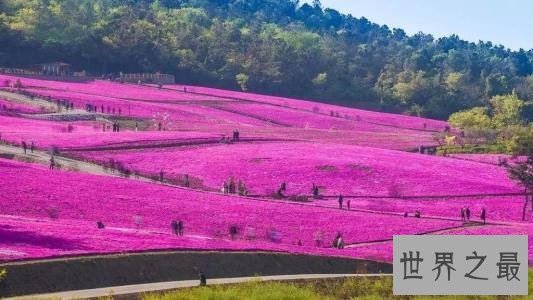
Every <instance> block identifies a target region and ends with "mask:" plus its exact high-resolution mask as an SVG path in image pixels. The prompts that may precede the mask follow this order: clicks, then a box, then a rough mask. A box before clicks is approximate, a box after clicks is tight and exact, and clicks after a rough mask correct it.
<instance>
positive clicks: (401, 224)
mask: <svg viewBox="0 0 533 300" xmlns="http://www.w3.org/2000/svg"><path fill="white" fill-rule="evenodd" d="M0 171H1V172H2V177H0V180H1V182H0V198H1V201H0V210H1V211H2V214H3V215H7V216H16V217H23V218H31V219H36V220H40V219H42V220H48V221H53V222H56V221H57V222H58V224H59V225H58V226H60V227H61V226H62V225H61V224H63V222H67V223H68V222H88V223H92V224H94V226H95V227H96V222H97V221H102V222H103V223H104V224H106V226H107V227H112V228H124V229H142V230H146V231H154V232H160V233H163V234H166V235H169V234H170V222H171V221H172V220H174V219H180V220H183V221H184V225H185V232H186V236H188V237H191V236H193V237H194V236H196V237H198V236H200V237H205V238H216V239H222V240H227V239H228V228H229V226H231V225H236V226H238V228H239V230H240V234H239V237H238V240H239V243H236V244H235V245H236V249H240V247H242V244H241V243H244V242H246V243H247V245H250V247H252V246H254V245H255V243H258V245H259V246H257V247H258V248H260V249H261V247H263V246H261V245H264V244H265V243H267V244H274V245H271V246H272V247H273V248H275V247H278V246H279V245H281V246H284V247H287V246H290V247H289V248H291V249H292V248H296V250H295V251H297V246H296V244H297V243H298V241H301V243H302V245H303V246H304V247H308V248H310V250H309V252H308V253H312V250H313V249H316V250H317V253H318V254H320V253H321V251H322V250H323V249H322V248H320V247H319V248H316V247H314V246H313V245H314V243H315V239H316V235H317V234H318V233H320V234H321V235H323V241H324V243H325V245H329V243H330V242H331V240H332V239H333V237H334V235H335V234H336V233H337V232H339V231H340V232H343V234H344V237H345V240H346V242H347V243H363V242H370V241H375V240H381V239H391V238H392V235H394V234H415V233H424V232H430V231H438V230H443V229H447V228H455V227H458V226H461V225H462V223H461V222H459V221H448V220H431V219H415V218H403V217H399V216H398V217H397V216H388V215H380V214H368V213H359V212H347V211H340V210H337V209H329V208H319V207H308V206H305V205H296V204H291V203H285V204H284V203H279V202H270V201H255V200H251V199H246V198H238V197H226V196H221V195H216V194H210V193H201V192H195V191H191V190H184V189H176V188H172V187H165V186H160V185H153V184H148V183H142V182H136V181H129V180H126V179H119V178H112V177H106V176H94V175H86V174H80V173H72V172H64V171H50V170H47V169H45V168H43V167H39V166H35V165H30V164H23V163H16V162H11V161H6V160H3V159H0ZM21 181H22V182H23V184H22V183H21ZM8 225H9V224H8ZM20 226H22V227H23V231H29V233H27V234H37V233H39V234H42V231H41V229H40V228H39V226H38V224H35V226H30V225H20ZM32 229H33V230H32ZM72 230H73V231H74V232H75V230H74V229H72ZM16 231H19V229H16ZM53 232H54V231H51V232H50V234H51V235H52V236H53ZM67 232H69V231H67ZM272 232H276V243H272V242H271V241H270V233H272ZM252 233H253V235H252ZM65 234H66V233H65V232H63V231H61V230H59V231H58V232H57V235H59V237H60V238H63V239H64V238H68V237H67V236H65ZM77 234H79V233H73V236H72V237H70V238H69V239H70V240H72V239H74V240H78V241H79V240H81V239H80V238H78V237H77V236H76V235H77ZM2 235H3V236H7V237H11V238H9V239H7V238H6V239H2V241H3V242H0V249H4V252H6V250H5V249H7V250H9V251H18V250H17V249H16V247H14V246H13V242H10V241H11V240H13V239H14V240H15V241H16V238H13V233H10V227H9V226H3V227H2ZM244 236H253V238H252V239H251V240H249V241H247V240H246V238H245V237H244ZM176 239H178V238H177V237H176ZM89 241H90V240H89ZM36 242H39V240H38V239H37V240H36ZM87 242H88V241H84V242H83V243H87ZM137 242H138V243H143V242H142V241H137ZM4 243H5V244H4ZM102 243H103V244H102V245H100V246H99V245H90V246H89V249H86V250H83V247H82V246H80V247H81V251H79V252H75V253H78V254H79V253H82V252H83V251H85V252H88V253H94V252H95V251H94V250H95V249H94V248H98V249H100V250H99V251H102V252H106V251H107V252H109V251H110V250H108V249H107V248H106V246H105V243H107V242H102ZM132 243H133V241H132ZM15 244H16V245H18V246H17V247H21V248H24V247H25V246H24V245H25V243H24V242H23V241H22V242H21V241H19V242H15ZM26 244H30V245H29V246H28V247H33V246H31V244H32V239H29V240H28V241H27V242H26ZM74 244H76V242H74ZM42 247H44V248H46V247H48V248H47V249H50V247H49V246H42ZM122 247H125V248H128V247H126V246H122ZM37 248H39V247H37ZM59 248H61V247H59ZM165 248H166V247H165ZM171 248H175V249H180V246H179V245H178V246H172V247H171ZM192 248H194V247H192ZM112 249H114V248H112ZM135 249H138V248H135V247H133V246H132V248H128V249H125V250H128V251H133V250H135ZM285 249H287V248H285ZM19 250H20V251H21V252H24V249H19ZM32 251H37V249H34V250H32ZM340 252H341V253H339V255H340V256H343V255H347V254H349V252H347V253H342V251H340ZM1 253H2V251H0V255H1ZM48 254H50V253H48ZM48 254H47V255H48ZM56 254H57V255H61V251H56ZM2 257H4V258H6V256H2ZM7 259H9V257H7Z"/></svg>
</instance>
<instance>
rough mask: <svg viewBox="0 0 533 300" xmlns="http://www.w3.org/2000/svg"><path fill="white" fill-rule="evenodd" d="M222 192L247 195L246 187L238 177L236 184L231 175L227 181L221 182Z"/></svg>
mask: <svg viewBox="0 0 533 300" xmlns="http://www.w3.org/2000/svg"><path fill="white" fill-rule="evenodd" d="M222 194H224V195H227V194H239V196H248V189H247V188H246V185H245V184H244V183H243V182H242V181H241V180H240V179H239V181H238V182H237V184H235V179H234V178H233V176H231V177H230V178H229V180H228V181H224V183H223V184H222Z"/></svg>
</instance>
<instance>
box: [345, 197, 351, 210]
mask: <svg viewBox="0 0 533 300" xmlns="http://www.w3.org/2000/svg"><path fill="white" fill-rule="evenodd" d="M350 204H351V203H350V199H348V200H346V208H348V210H350Z"/></svg>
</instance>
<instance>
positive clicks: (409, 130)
mask: <svg viewBox="0 0 533 300" xmlns="http://www.w3.org/2000/svg"><path fill="white" fill-rule="evenodd" d="M0 78H4V79H5V78H6V76H3V77H1V76H0ZM7 78H8V79H9V80H11V81H14V80H16V77H7ZM21 81H22V84H23V86H24V88H23V90H24V91H26V92H31V93H32V94H35V95H38V96H40V97H51V98H52V99H54V100H56V99H61V100H67V101H69V102H72V103H74V105H75V107H76V108H79V109H82V108H83V107H84V106H85V105H86V104H87V103H91V104H93V105H95V106H96V108H97V110H98V113H102V112H101V109H102V107H103V108H104V113H103V115H104V116H107V115H109V113H108V111H107V110H108V108H109V109H115V114H113V115H114V116H117V115H118V114H119V113H118V111H119V110H120V117H125V118H137V119H140V120H144V121H146V122H152V120H153V119H154V116H156V115H162V114H165V115H168V119H169V120H170V121H171V123H172V124H171V125H169V126H168V127H169V130H191V131H209V130H214V131H216V132H231V130H232V129H239V131H249V132H250V131H251V132H254V135H258V134H259V133H264V134H265V135H268V136H266V137H270V136H271V137H276V136H283V138H286V139H304V140H312V141H315V142H321V141H322V140H324V141H326V142H335V143H347V144H357V145H362V146H371V147H379V148H387V149H398V150H405V149H415V148H418V146H419V145H433V144H435V143H436V142H435V141H434V140H433V136H432V135H433V134H434V132H435V131H442V130H443V129H444V127H445V126H446V123H445V122H441V121H434V120H428V119H421V118H414V117H408V116H399V115H392V114H383V113H376V112H368V111H362V110H354V109H350V108H342V107H337V106H331V105H326V104H317V103H311V102H306V101H300V100H291V99H287V98H283V99H284V100H283V103H279V101H281V100H278V102H276V101H274V100H272V99H271V97H270V96H261V95H252V96H254V99H253V100H246V99H244V100H243V99H241V98H228V97H226V96H222V95H214V96H211V95H206V94H194V93H189V92H188V93H183V92H182V91H174V90H171V89H166V88H164V89H158V88H156V87H150V86H138V85H131V84H119V83H115V82H109V81H98V80H97V81H89V82H86V83H71V82H58V81H45V80H37V79H30V78H22V80H21ZM159 93H161V94H159ZM231 95H233V94H232V93H230V94H228V96H230V97H233V96H231ZM246 95H248V94H246ZM250 95H251V94H250ZM274 98H276V97H274ZM276 99H277V98H276ZM287 103H289V104H290V105H285V104H287ZM295 103H296V104H295ZM293 104H295V105H293ZM315 105H318V107H319V111H318V112H317V111H316V107H315ZM321 106H324V107H322V110H320V109H321V108H320V107H321ZM326 108H327V109H330V108H331V109H334V108H335V110H334V112H335V114H336V115H334V116H331V115H330V113H331V112H332V111H333V110H327V111H326ZM110 117H113V116H110ZM428 124H430V125H428ZM431 124H433V125H431ZM285 127H289V128H285ZM151 129H154V127H153V125H152V128H151ZM302 129H303V130H302ZM256 132H257V133H256ZM339 137H341V138H339Z"/></svg>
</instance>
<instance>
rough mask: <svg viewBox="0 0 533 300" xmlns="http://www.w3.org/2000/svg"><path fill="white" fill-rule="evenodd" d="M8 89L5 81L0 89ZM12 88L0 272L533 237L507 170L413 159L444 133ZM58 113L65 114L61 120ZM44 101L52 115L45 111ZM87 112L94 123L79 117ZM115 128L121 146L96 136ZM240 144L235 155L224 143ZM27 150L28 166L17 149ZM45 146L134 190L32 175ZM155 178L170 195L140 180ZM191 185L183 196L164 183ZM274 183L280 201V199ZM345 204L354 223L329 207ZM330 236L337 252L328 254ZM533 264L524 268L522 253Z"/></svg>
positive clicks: (335, 117)
mask: <svg viewBox="0 0 533 300" xmlns="http://www.w3.org/2000/svg"><path fill="white" fill-rule="evenodd" d="M16 79H17V78H16V77H12V76H4V75H0V82H4V81H5V80H10V81H11V82H14V81H16ZM21 82H22V85H23V87H22V88H21V89H20V90H15V89H13V88H9V87H3V88H2V95H4V94H5V95H8V96H9V97H7V96H6V97H7V98H8V99H0V134H1V136H0V137H1V140H2V143H4V142H5V143H6V144H9V145H10V147H7V146H5V145H3V144H2V143H0V157H1V158H0V260H1V261H14V260H30V259H40V258H52V257H63V256H77V255H92V254H106V253H123V252H143V251H166V250H178V251H185V250H197V251H276V252H286V253H299V254H310V255H324V256H339V257H350V258H365V259H374V260H379V261H388V262H390V261H391V254H392V251H391V240H392V238H393V236H394V235H404V234H528V235H529V236H531V234H529V233H530V232H531V230H532V227H531V224H532V223H533V214H532V212H531V211H530V210H528V212H527V214H526V221H521V213H522V211H521V208H522V206H523V196H522V195H521V194H520V193H521V192H522V188H521V187H520V186H518V185H517V184H516V183H515V182H513V181H511V180H510V179H509V178H508V175H507V173H506V170H505V169H504V168H503V167H501V166H498V163H497V162H498V159H499V158H500V157H502V156H499V155H461V154H454V155H450V156H449V157H442V156H431V155H424V154H418V153H412V152H408V151H412V150H414V149H417V148H418V147H419V146H432V145H433V146H434V145H436V143H437V142H436V141H435V140H434V138H433V135H434V134H435V133H439V132H442V131H443V130H444V128H445V127H446V126H447V123H446V122H444V121H438V120H430V119H424V118H417V117H411V116H404V115H394V114H387V113H379V112H371V111H364V110H360V109H355V108H348V107H340V106H334V105H330V104H322V103H317V102H310V101H306V100H295V99H290V98H283V97H274V96H267V95H259V94H251V93H242V92H235V91H224V90H218V89H212V88H205V87H193V86H187V92H186V93H185V92H184V91H183V89H184V86H183V85H168V86H164V87H163V88H158V87H155V86H149V85H134V84H120V83H117V82H110V81H102V80H94V81H87V82H61V81H46V80H40V79H33V78H21ZM25 95H26V96H25ZM30 96H31V97H30ZM33 96H36V97H37V100H35V98H32V97H33ZM9 99H17V101H18V102H14V101H12V100H9ZM32 99H33V100H32ZM58 100H62V101H63V100H66V101H68V102H72V103H73V104H74V110H66V111H65V110H59V109H55V107H56V103H58ZM31 101H34V102H31ZM44 101H48V103H50V105H48V111H44V110H42V109H41V108H40V106H39V105H43V104H44V105H47V102H44ZM88 103H90V104H92V105H94V106H96V108H97V111H96V112H87V111H85V107H86V105H87V104H88ZM4 107H5V108H8V109H3V108H4ZM102 107H104V112H102V109H101V108H102ZM108 107H109V108H110V109H112V108H114V109H115V113H112V112H108V111H107V108H108ZM119 110H120V113H119V112H118V111H119ZM161 120H163V121H161ZM158 122H162V124H163V123H164V124H163V125H164V126H162V128H161V130H159V128H158ZM114 123H119V124H120V125H121V130H120V132H110V131H108V130H106V131H105V132H104V131H103V130H102V127H103V126H104V125H105V126H108V125H111V124H114ZM136 127H137V128H136ZM234 130H238V131H239V133H240V138H241V139H240V140H239V141H231V140H229V139H230V138H231V137H232V132H233V131H234ZM452 132H455V130H453V129H452ZM222 138H228V139H227V140H226V139H224V140H222ZM23 141H24V142H26V143H27V144H29V143H30V142H34V144H35V147H36V149H37V151H35V153H32V154H28V155H24V154H23V151H22V149H17V148H13V146H15V147H20V146H21V144H22V142H23ZM52 147H53V148H54V149H55V150H57V151H59V153H58V155H57V159H58V160H62V159H63V158H65V157H66V158H69V159H71V160H74V161H75V162H76V160H77V161H78V162H92V163H95V164H101V165H103V164H104V163H107V162H109V161H110V160H111V159H113V160H114V161H115V162H118V163H120V164H121V165H122V166H123V167H125V168H127V169H128V170H130V171H133V172H135V174H137V175H139V174H140V177H139V176H131V177H130V178H121V177H119V176H118V175H117V173H111V172H109V173H106V172H107V169H104V168H103V166H102V169H101V170H102V171H99V170H100V166H98V165H96V166H95V165H88V164H82V163H79V164H76V165H77V166H78V169H79V170H78V171H76V172H73V171H58V170H50V169H49V168H48V166H46V165H39V164H37V163H29V161H41V162H46V161H48V160H49V157H50V156H49V154H48V151H49V150H50V149H51V148H52ZM39 150H40V151H39ZM14 153H15V154H16V155H13V154H14ZM6 158H12V160H8V159H6ZM32 158H40V159H32ZM521 159H523V158H518V159H517V160H516V161H518V160H521ZM17 160H18V161H17ZM161 170H162V171H163V172H164V177H165V180H166V181H165V182H166V183H165V184H161V183H159V182H156V181H154V180H148V179H146V178H145V177H151V178H154V177H157V176H158V175H159V172H160V171H161ZM104 171H106V172H104ZM88 173H95V174H103V175H90V174H88ZM185 174H187V175H189V176H190V178H191V179H193V180H194V184H193V185H191V186H190V187H189V188H183V187H179V186H174V185H173V184H172V183H176V182H178V179H181V178H183V176H184V175H185ZM230 177H234V178H235V181H238V180H242V182H243V183H244V184H245V185H246V187H247V189H248V191H249V194H248V197H241V196H237V195H223V194H222V193H221V188H222V185H223V182H224V181H227V180H228V179H229V178H230ZM282 182H285V183H286V184H287V189H286V191H285V195H286V196H288V197H287V198H284V199H274V198H275V197H274V193H275V191H276V190H277V189H278V188H279V186H280V184H281V183H282ZM313 184H316V185H317V186H318V187H319V190H320V194H321V195H322V196H323V197H322V198H321V199H316V200H313V201H309V202H294V201H290V200H291V198H290V196H310V195H311V187H312V185H313ZM339 194H343V195H344V196H345V202H344V205H346V200H347V199H350V203H351V207H350V209H346V207H344V209H342V210H341V209H339V208H338V202H337V197H338V195H339ZM294 198H295V197H294ZM293 200H294V199H293ZM462 207H469V208H470V209H471V211H472V222H470V223H468V222H463V221H461V218H460V215H459V212H460V209H461V208H462ZM483 208H485V209H486V210H487V217H488V218H487V224H486V225H482V224H480V222H479V221H480V220H479V213H480V211H481V209H483ZM416 210H419V211H421V214H422V217H421V218H414V217H413V213H414V211H416ZM404 213H408V217H404ZM173 220H182V221H183V222H184V226H185V235H184V236H182V237H178V236H175V235H173V234H172V232H171V228H170V224H171V222H172V221H173ZM99 221H101V222H103V223H104V224H105V228H104V229H98V228H97V226H96V223H97V222H99ZM472 225H475V226H473V227H472ZM232 226H235V227H236V228H237V234H236V236H235V239H234V240H232V239H231V237H230V234H229V232H230V230H229V229H230V227H232ZM337 233H342V234H343V238H344V241H345V243H346V248H345V249H342V250H339V249H334V248H333V247H331V243H332V240H333V238H334V236H335V235H336V234H337ZM529 256H530V264H531V257H532V256H533V250H532V248H531V240H530V248H529Z"/></svg>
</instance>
